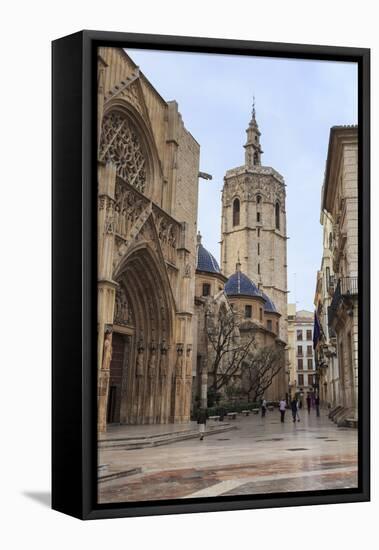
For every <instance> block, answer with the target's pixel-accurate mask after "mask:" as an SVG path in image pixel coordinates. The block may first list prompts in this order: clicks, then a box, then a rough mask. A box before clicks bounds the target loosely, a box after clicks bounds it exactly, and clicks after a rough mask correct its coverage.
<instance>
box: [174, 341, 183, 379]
mask: <svg viewBox="0 0 379 550" xmlns="http://www.w3.org/2000/svg"><path fill="white" fill-rule="evenodd" d="M176 353H177V355H176V364H175V376H176V377H177V378H180V377H181V376H182V375H183V344H178V345H177V347H176Z"/></svg>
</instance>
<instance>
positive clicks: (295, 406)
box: [291, 397, 300, 422]
mask: <svg viewBox="0 0 379 550" xmlns="http://www.w3.org/2000/svg"><path fill="white" fill-rule="evenodd" d="M291 411H292V419H293V421H294V422H296V417H297V421H298V422H300V415H299V405H298V401H297V399H296V397H294V398H293V399H292V401H291Z"/></svg>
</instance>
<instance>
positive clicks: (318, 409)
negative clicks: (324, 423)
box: [315, 395, 320, 416]
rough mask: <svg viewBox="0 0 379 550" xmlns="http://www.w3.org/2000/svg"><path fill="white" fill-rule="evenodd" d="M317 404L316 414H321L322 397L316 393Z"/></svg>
mask: <svg viewBox="0 0 379 550" xmlns="http://www.w3.org/2000/svg"><path fill="white" fill-rule="evenodd" d="M315 405H316V416H320V397H319V395H316V397H315Z"/></svg>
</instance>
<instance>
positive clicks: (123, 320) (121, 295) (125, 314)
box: [115, 286, 132, 325]
mask: <svg viewBox="0 0 379 550" xmlns="http://www.w3.org/2000/svg"><path fill="white" fill-rule="evenodd" d="M115 305H116V307H115V322H116V323H118V324H120V325H127V324H129V323H131V322H132V316H131V311H130V308H129V304H128V300H127V298H126V295H125V291H124V289H123V288H122V287H121V286H119V287H118V288H117V290H116V304H115Z"/></svg>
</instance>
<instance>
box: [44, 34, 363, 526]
mask: <svg viewBox="0 0 379 550" xmlns="http://www.w3.org/2000/svg"><path fill="white" fill-rule="evenodd" d="M369 60H370V53H369V50H367V49H359V48H345V47H329V46H310V45H295V44H275V43H264V42H253V41H252V42H249V41H236V40H217V39H208V38H188V37H173V36H154V35H138V34H127V33H110V32H100V31H83V32H80V33H77V34H74V35H71V36H67V37H64V38H61V39H59V40H56V41H55V42H53V404H52V415H53V508H54V509H56V510H59V511H62V512H65V513H68V514H71V515H73V516H76V517H79V518H82V519H96V518H112V517H122V516H140V515H151V514H172V513H187V512H198V511H217V510H237V509H246V508H262V507H277V506H293V505H309V504H325V503H340V502H358V501H367V500H369V494H370V492H369V480H370V461H369V430H370V418H369V405H370V403H369V399H370V395H369V368H370V361H369V351H370V350H369V345H370V337H369V330H370V325H369V312H370V305H369V300H370V276H369V217H370V208H369V175H370V166H369V136H370V134H369V132H370V126H369V113H370V111H369V109H370V104H369V70H370V68H369Z"/></svg>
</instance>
